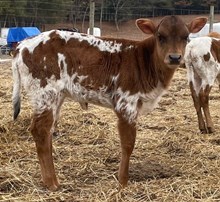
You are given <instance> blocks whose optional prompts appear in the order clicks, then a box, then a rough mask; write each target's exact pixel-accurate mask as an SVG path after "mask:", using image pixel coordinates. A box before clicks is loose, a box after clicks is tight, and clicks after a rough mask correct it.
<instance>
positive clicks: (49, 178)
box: [31, 110, 59, 191]
mask: <svg viewBox="0 0 220 202" xmlns="http://www.w3.org/2000/svg"><path fill="white" fill-rule="evenodd" d="M52 125H53V112H52V110H46V111H44V112H43V113H41V114H37V113H35V114H34V116H33V121H32V125H31V133H32V135H33V138H34V141H35V144H36V148H37V154H38V158H39V163H40V167H41V174H42V178H43V183H44V184H45V185H46V187H47V188H48V189H49V190H51V191H55V190H56V189H57V188H58V187H59V182H58V180H57V178H56V175H55V169H54V164H53V157H52V134H51V127H52Z"/></svg>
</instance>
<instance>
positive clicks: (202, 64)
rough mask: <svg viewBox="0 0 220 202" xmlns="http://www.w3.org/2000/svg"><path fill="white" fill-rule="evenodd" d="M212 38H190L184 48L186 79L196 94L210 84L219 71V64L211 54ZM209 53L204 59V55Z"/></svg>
mask: <svg viewBox="0 0 220 202" xmlns="http://www.w3.org/2000/svg"><path fill="white" fill-rule="evenodd" d="M212 40H213V39H212V38H210V37H199V38H196V39H193V40H191V41H190V42H189V43H188V44H187V46H186V50H185V56H184V61H185V65H186V68H187V77H188V81H189V82H192V84H193V86H194V89H195V91H196V94H197V95H198V93H199V91H200V90H201V89H205V88H206V86H207V85H209V86H212V85H213V84H214V81H215V79H216V76H217V75H218V74H219V73H220V64H219V63H218V61H216V60H215V59H214V57H213V56H212V54H211V51H210V50H211V45H212ZM207 54H209V55H210V59H209V60H208V61H205V59H204V55H207Z"/></svg>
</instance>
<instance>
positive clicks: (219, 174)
mask: <svg viewBox="0 0 220 202" xmlns="http://www.w3.org/2000/svg"><path fill="white" fill-rule="evenodd" d="M10 66H11V64H10V62H6V63H0V80H1V82H0V95H1V97H0V201H126V202H127V201H130V202H133V201H137V202H143V201H169V202H170V201H219V200H220V190H219V188H220V169H219V168H220V166H219V164H220V119H219V113H220V109H219V107H218V106H219V102H220V98H219V92H218V88H217V86H215V87H214V88H213V90H212V94H211V95H212V96H211V101H210V102H211V103H210V104H211V112H212V116H213V121H214V123H215V127H216V131H217V132H216V133H214V134H212V135H201V134H199V133H198V128H197V117H196V114H195V110H194V108H193V103H192V100H191V97H190V94H189V88H188V86H187V81H186V79H185V77H186V71H185V70H184V69H179V70H178V71H177V72H176V74H175V77H174V79H173V83H172V87H171V89H170V91H169V92H168V94H167V95H165V96H164V97H163V99H162V101H161V102H160V106H159V107H158V108H157V109H156V110H154V111H153V113H152V114H151V115H148V116H145V117H141V118H140V119H139V123H138V129H137V130H138V134H137V141H136V145H135V149H134V152H133V155H132V157H131V161H130V163H131V165H130V181H129V186H128V187H127V188H125V189H124V190H122V191H120V192H119V191H118V187H117V177H116V176H117V170H118V164H119V158H120V143H119V138H118V135H117V128H116V117H115V115H114V114H113V112H112V111H111V110H108V109H104V108H100V107H97V106H93V105H89V110H88V111H82V110H81V108H80V107H79V104H77V103H74V102H66V103H64V106H63V108H62V116H61V120H60V123H59V134H57V135H56V136H54V138H53V146H54V162H55V167H56V172H57V174H58V176H59V179H60V182H61V188H60V190H59V191H57V192H49V191H47V190H46V189H45V188H43V186H42V182H41V176H40V169H39V164H38V160H37V157H36V150H35V145H34V141H33V139H32V136H31V135H30V132H29V126H30V122H31V108H30V105H29V103H28V102H27V100H26V97H25V96H24V97H23V99H22V110H21V113H20V116H19V118H18V120H17V121H16V122H13V121H12V105H11V92H12V91H11V90H12V79H11V69H10Z"/></svg>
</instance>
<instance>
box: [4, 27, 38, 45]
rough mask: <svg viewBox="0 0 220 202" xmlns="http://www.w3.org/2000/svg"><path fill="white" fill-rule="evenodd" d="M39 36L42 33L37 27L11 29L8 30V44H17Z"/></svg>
mask: <svg viewBox="0 0 220 202" xmlns="http://www.w3.org/2000/svg"><path fill="white" fill-rule="evenodd" d="M38 34H40V31H39V29H38V28H37V27H11V28H9V30H8V36H7V43H8V44H11V43H16V42H19V41H22V40H23V39H25V38H27V37H31V36H36V35H38Z"/></svg>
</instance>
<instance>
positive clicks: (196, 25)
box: [187, 17, 207, 33]
mask: <svg viewBox="0 0 220 202" xmlns="http://www.w3.org/2000/svg"><path fill="white" fill-rule="evenodd" d="M206 22H207V18H205V17H198V18H195V19H194V20H193V21H192V22H191V23H190V24H188V25H187V26H188V28H189V32H190V33H196V32H199V31H200V30H201V29H202V28H203V27H204V26H205V24H206Z"/></svg>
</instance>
